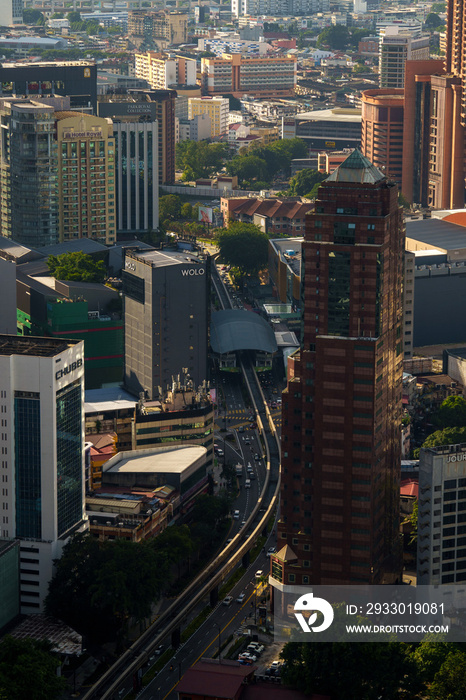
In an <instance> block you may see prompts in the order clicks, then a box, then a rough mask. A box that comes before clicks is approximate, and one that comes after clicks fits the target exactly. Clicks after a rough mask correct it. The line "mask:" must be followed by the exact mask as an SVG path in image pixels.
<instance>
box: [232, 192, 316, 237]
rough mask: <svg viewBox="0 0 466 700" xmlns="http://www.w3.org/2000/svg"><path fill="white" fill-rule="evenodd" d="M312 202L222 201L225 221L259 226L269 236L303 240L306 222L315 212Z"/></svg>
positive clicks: (296, 199) (291, 199) (295, 199)
mask: <svg viewBox="0 0 466 700" xmlns="http://www.w3.org/2000/svg"><path fill="white" fill-rule="evenodd" d="M313 207H314V204H313V202H310V201H309V200H304V201H303V200H302V199H301V197H286V198H283V199H279V198H276V197H222V199H221V200H220V210H221V212H222V214H223V221H224V222H225V225H228V222H229V221H244V222H245V223H249V224H257V225H258V226H260V228H261V229H262V230H263V231H265V232H266V233H274V234H278V235H280V234H282V235H283V236H302V235H303V232H304V218H305V216H306V214H307V213H308V212H310V211H312V209H313Z"/></svg>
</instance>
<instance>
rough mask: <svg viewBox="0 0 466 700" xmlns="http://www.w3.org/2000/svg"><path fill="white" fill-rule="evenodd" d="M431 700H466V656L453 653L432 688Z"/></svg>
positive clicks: (457, 652) (458, 652)
mask: <svg viewBox="0 0 466 700" xmlns="http://www.w3.org/2000/svg"><path fill="white" fill-rule="evenodd" d="M429 697H430V698H431V700H466V655H465V654H464V652H461V651H457V650H455V651H451V652H450V653H449V654H448V656H447V657H446V659H445V661H444V662H443V664H442V666H441V668H440V670H439V671H438V673H437V674H436V675H435V677H434V680H433V682H432V684H431V686H430V694H429Z"/></svg>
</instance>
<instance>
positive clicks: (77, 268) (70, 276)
mask: <svg viewBox="0 0 466 700" xmlns="http://www.w3.org/2000/svg"><path fill="white" fill-rule="evenodd" d="M47 265H48V268H49V270H50V274H51V275H52V277H55V279H57V280H70V281H74V282H103V281H104V279H105V275H106V271H105V265H104V263H103V261H102V260H97V261H96V260H94V258H93V257H92V256H91V255H87V253H83V252H81V251H77V252H75V253H62V255H49V257H48V258H47Z"/></svg>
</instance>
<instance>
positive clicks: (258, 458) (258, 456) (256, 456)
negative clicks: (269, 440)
mask: <svg viewBox="0 0 466 700" xmlns="http://www.w3.org/2000/svg"><path fill="white" fill-rule="evenodd" d="M254 459H255V460H256V462H258V461H259V460H260V455H258V454H255V455H254Z"/></svg>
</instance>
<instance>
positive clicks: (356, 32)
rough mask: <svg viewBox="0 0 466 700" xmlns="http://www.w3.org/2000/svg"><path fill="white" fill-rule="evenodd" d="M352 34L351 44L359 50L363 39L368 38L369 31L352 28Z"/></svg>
mask: <svg viewBox="0 0 466 700" xmlns="http://www.w3.org/2000/svg"><path fill="white" fill-rule="evenodd" d="M350 34H351V36H350V43H351V45H352V46H354V47H355V48H356V49H357V48H358V46H359V42H360V41H361V39H363V38H364V37H365V36H367V29H359V28H358V27H351V28H350Z"/></svg>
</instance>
